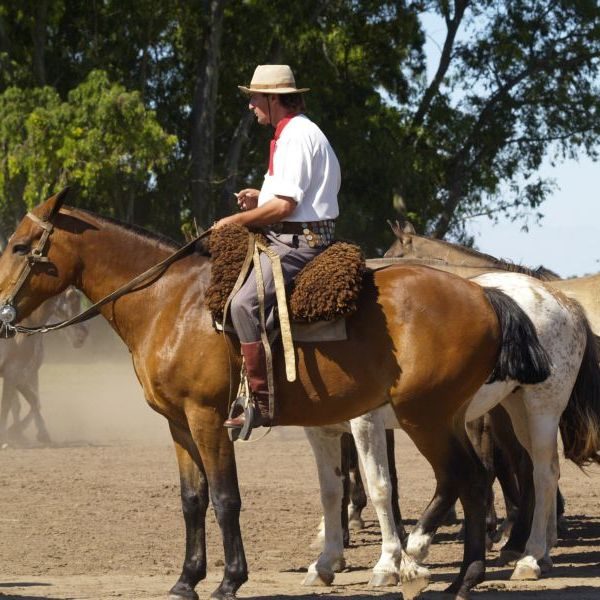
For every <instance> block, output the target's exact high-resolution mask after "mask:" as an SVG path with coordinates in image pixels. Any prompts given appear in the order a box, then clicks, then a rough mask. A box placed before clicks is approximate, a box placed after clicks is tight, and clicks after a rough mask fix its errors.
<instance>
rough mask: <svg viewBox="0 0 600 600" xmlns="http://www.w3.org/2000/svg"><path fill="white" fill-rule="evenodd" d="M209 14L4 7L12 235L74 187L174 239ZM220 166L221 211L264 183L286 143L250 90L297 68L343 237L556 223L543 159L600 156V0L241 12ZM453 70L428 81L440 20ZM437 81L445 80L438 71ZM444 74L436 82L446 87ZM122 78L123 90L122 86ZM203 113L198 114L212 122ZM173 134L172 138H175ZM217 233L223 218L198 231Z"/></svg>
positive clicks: (445, 66) (6, 175)
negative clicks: (541, 215) (255, 106)
mask: <svg viewBox="0 0 600 600" xmlns="http://www.w3.org/2000/svg"><path fill="white" fill-rule="evenodd" d="M210 6H211V3H210V2H207V1H206V0H189V1H187V2H179V1H178V0H135V1H134V0H105V1H103V2H95V3H91V4H90V3H89V2H83V1H82V0H56V1H53V2H48V1H46V0H43V1H34V0H24V1H22V2H14V1H10V2H9V1H8V0H0V118H1V119H2V120H1V122H0V141H1V143H2V153H1V156H0V165H1V166H0V186H1V187H0V189H1V190H2V192H3V196H2V200H1V202H0V219H2V227H1V229H2V230H4V231H8V230H10V229H11V228H12V226H13V224H14V220H15V218H17V216H18V215H19V214H20V213H21V212H22V210H23V209H24V206H25V203H28V204H30V203H34V202H37V201H38V199H39V198H40V197H41V196H43V195H44V194H46V193H47V192H49V191H50V190H54V189H56V187H57V186H60V185H61V184H62V182H64V181H66V180H68V181H69V182H70V183H72V184H75V185H76V186H77V187H78V188H79V189H80V195H79V199H78V202H80V203H81V204H83V205H85V206H87V207H89V208H91V209H94V210H97V211H100V212H102V213H104V214H112V215H115V216H117V217H118V218H123V219H132V220H135V221H136V222H138V223H140V224H142V225H145V226H149V227H153V228H155V229H157V230H159V231H162V232H164V233H167V234H169V235H172V236H176V235H179V233H180V231H179V230H180V227H181V223H182V221H186V220H189V217H190V215H191V214H200V212H199V211H197V210H195V209H196V207H193V206H192V205H191V193H190V189H191V181H190V180H191V177H192V176H191V173H190V168H189V165H190V160H191V145H190V135H191V134H190V114H191V113H192V110H193V109H194V107H193V106H192V103H193V101H194V98H195V91H197V90H196V86H198V85H200V82H201V79H200V66H201V64H202V60H203V58H204V56H206V52H207V44H209V42H210V39H211V38H210V33H211V29H210V28H211V21H210V14H211V13H210ZM224 7H225V10H224V18H223V23H222V27H223V29H222V38H221V39H222V42H221V46H220V53H219V56H220V63H219V65H218V69H217V70H218V94H217V100H216V102H217V114H216V124H215V131H216V134H215V139H214V164H211V165H210V172H211V173H212V174H211V177H210V188H209V189H210V191H209V192H208V194H207V197H206V198H205V199H204V201H205V202H206V204H207V205H210V208H211V210H208V211H206V214H217V215H222V214H225V213H227V212H228V211H229V210H231V204H229V203H228V202H227V201H224V200H223V199H222V191H223V189H224V186H226V185H228V184H231V178H233V179H234V180H235V183H236V185H237V187H241V186H245V185H254V186H259V185H260V183H261V180H262V176H263V174H264V171H265V168H266V162H267V155H268V139H269V137H270V135H271V132H270V131H269V130H268V129H267V128H260V127H258V126H256V125H252V126H251V128H250V130H249V132H248V139H246V133H245V130H243V129H242V133H241V137H242V141H243V143H242V147H241V148H242V150H241V153H240V157H239V160H238V161H237V162H235V163H234V164H233V169H234V171H233V172H231V169H232V165H231V164H230V162H228V161H229V154H230V151H231V149H232V140H234V132H235V131H236V130H237V128H238V126H240V123H241V122H242V117H243V115H244V114H245V113H246V112H247V103H246V99H245V98H244V97H243V96H242V95H241V94H239V93H238V91H237V88H236V86H237V85H238V84H240V83H248V82H249V80H250V78H251V76H252V72H253V70H254V68H255V66H256V65H257V64H260V63H265V62H281V63H288V64H290V65H291V66H292V67H293V69H294V71H295V73H296V77H297V80H298V83H300V84H301V85H306V86H308V87H310V88H311V92H310V93H309V94H307V104H308V112H309V115H310V116H311V118H313V119H314V120H315V121H316V122H317V123H318V124H319V125H320V126H321V127H322V129H323V130H324V131H325V133H326V134H327V136H328V137H329V138H330V140H331V142H332V144H333V146H334V148H335V150H336V152H337V154H338V156H339V159H340V163H341V165H342V175H343V183H342V190H341V194H340V203H341V208H342V214H341V217H340V220H339V229H338V231H339V232H340V234H341V235H342V236H344V237H349V238H353V239H356V240H358V241H360V243H361V244H362V245H363V247H364V248H365V250H366V251H367V252H368V253H377V252H379V251H381V250H382V249H384V248H385V247H386V246H387V245H388V244H389V242H390V241H391V233H390V232H388V230H387V227H386V225H385V220H386V219H388V218H391V219H394V218H395V217H396V215H397V211H399V210H401V211H403V212H405V213H406V214H408V215H409V216H410V217H411V218H413V219H414V220H415V222H416V225H417V227H418V229H419V230H421V231H426V232H429V233H433V234H434V235H437V236H439V237H443V236H445V235H451V236H454V237H457V238H460V239H463V240H465V239H466V237H465V229H464V224H465V222H466V219H468V218H469V216H470V215H473V214H481V213H484V214H490V215H491V216H492V217H493V216H494V215H499V214H505V213H507V214H509V215H512V216H513V217H515V218H520V217H522V216H524V215H531V214H532V213H533V214H537V213H538V212H539V211H540V210H541V205H542V203H543V201H544V199H545V198H546V197H547V196H548V194H549V193H550V190H551V182H549V181H543V180H541V179H540V178H539V176H538V171H539V167H540V165H541V163H542V161H543V160H545V159H548V158H550V160H556V161H558V160H562V159H563V158H565V157H572V156H577V155H578V153H580V152H585V153H587V154H589V155H591V156H592V157H594V158H595V157H596V153H597V149H598V145H597V140H598V139H599V137H598V134H599V133H600V131H599V128H600V119H599V118H598V102H599V98H600V95H599V94H598V91H599V90H598V61H599V56H600V28H599V26H598V23H599V22H600V7H599V6H598V3H597V2H596V1H595V0H563V1H561V2H552V1H550V0H514V1H511V2H506V3H505V2H497V1H496V0H472V1H468V0H454V1H453V2H449V1H448V0H427V1H423V0H420V1H413V0H304V1H303V2H292V3H290V2H287V1H286V2H284V1H283V0H229V1H227V2H225V4H224ZM425 12H427V14H428V15H429V18H430V17H431V15H432V14H433V15H437V18H438V19H439V27H436V28H437V29H439V30H444V29H446V30H447V32H448V35H447V36H446V39H445V40H444V39H442V40H440V56H441V58H440V64H439V66H438V65H434V71H433V73H432V74H430V77H429V79H428V78H427V76H426V71H425V55H424V50H423V49H424V44H425V35H424V31H423V28H422V24H421V18H422V17H423V14H424V13H425ZM436 69H437V70H436ZM431 75H433V77H431ZM109 82H112V83H109ZM196 108H197V107H196ZM165 132H169V134H170V135H168V134H167V133H165ZM199 225H200V226H206V225H208V223H199Z"/></svg>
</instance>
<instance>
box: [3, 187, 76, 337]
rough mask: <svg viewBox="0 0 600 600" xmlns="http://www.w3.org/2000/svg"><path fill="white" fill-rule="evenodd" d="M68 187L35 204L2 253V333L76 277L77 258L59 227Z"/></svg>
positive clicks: (12, 331) (9, 332) (7, 333)
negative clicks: (58, 222) (68, 248)
mask: <svg viewBox="0 0 600 600" xmlns="http://www.w3.org/2000/svg"><path fill="white" fill-rule="evenodd" d="M67 192H68V188H67V189H65V190H63V191H61V192H59V193H58V194H56V195H54V196H52V197H50V198H49V199H48V200H46V201H45V202H43V203H42V204H40V205H39V206H37V207H36V208H34V209H33V210H32V211H31V212H29V213H28V214H27V215H26V216H25V217H24V218H23V220H22V221H21V223H19V225H18V227H17V229H16V230H15V232H14V233H13V235H12V236H11V237H10V239H9V241H8V244H7V246H6V249H5V250H4V252H3V253H2V256H1V257H0V322H1V323H0V335H2V336H8V335H13V334H14V330H13V329H11V327H10V326H11V325H13V324H14V323H16V322H18V321H21V320H22V319H24V318H25V317H27V316H28V315H29V314H30V313H31V312H32V311H33V310H34V309H35V308H37V307H38V306H39V305H40V304H41V303H42V302H43V301H44V300H46V299H48V298H51V297H53V296H56V295H57V294H59V293H60V292H62V291H63V290H64V289H65V288H66V287H67V286H68V285H69V284H70V283H71V282H72V281H73V280H74V278H75V275H76V271H77V266H78V264H77V259H76V256H74V255H73V253H72V252H68V251H67V248H66V246H65V240H64V239H63V238H64V236H61V235H60V231H59V230H58V229H56V228H55V225H56V221H57V220H58V219H59V218H60V217H59V215H58V213H59V210H60V207H61V206H62V203H63V202H64V199H65V197H66V195H67Z"/></svg>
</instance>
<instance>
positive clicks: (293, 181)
mask: <svg viewBox="0 0 600 600" xmlns="http://www.w3.org/2000/svg"><path fill="white" fill-rule="evenodd" d="M238 87H239V89H240V90H241V91H242V92H243V93H245V94H247V95H249V97H250V98H249V108H250V110H252V111H253V112H254V114H255V115H256V119H257V121H258V123H259V124H260V125H271V126H272V127H274V128H275V135H274V137H273V139H272V140H271V145H270V155H269V169H268V172H267V173H266V174H265V178H264V182H263V185H262V188H261V189H260V190H256V189H250V188H246V189H243V190H241V191H240V192H239V193H238V194H237V199H238V205H239V207H240V209H241V211H242V212H240V213H237V214H234V215H231V216H228V217H225V218H224V219H221V220H220V221H218V222H217V223H216V224H215V227H222V226H223V225H228V224H231V223H236V224H238V225H243V226H247V227H253V228H256V227H259V228H261V229H262V230H263V232H264V233H265V235H266V238H267V240H268V243H269V248H270V249H272V250H273V251H274V252H276V253H277V255H278V256H279V257H280V260H281V267H282V271H283V277H284V281H285V283H286V284H288V283H290V282H291V281H292V280H293V278H294V277H295V275H297V274H298V273H299V272H300V270H301V269H302V267H304V266H305V265H306V264H307V263H308V262H309V261H310V260H311V259H313V258H314V257H315V256H317V255H318V254H320V253H321V252H322V251H323V250H324V249H325V248H326V247H327V246H328V245H329V244H330V243H331V242H332V241H333V235H334V228H335V219H336V217H337V216H338V213H339V209H338V201H337V194H338V191H339V188H340V166H339V163H338V160H337V157H336V155H335V153H334V151H333V149H332V147H331V145H330V144H329V141H328V140H327V138H326V137H325V135H324V134H323V132H322V131H321V130H320V129H319V127H317V125H315V124H314V123H313V122H312V121H311V120H310V119H308V117H306V115H304V114H303V111H304V110H305V106H304V100H303V97H302V94H303V93H304V92H307V91H308V88H296V83H295V79H294V74H293V73H292V70H291V69H290V67H289V66H287V65H259V66H258V67H257V68H256V70H255V71H254V75H253V77H252V81H251V83H250V85H249V86H248V87H246V86H241V85H240V86H238ZM260 264H261V270H262V277H263V280H264V310H265V315H266V329H267V332H266V333H267V334H269V333H271V332H272V331H273V330H274V327H275V318H274V314H273V313H274V307H275V296H276V294H275V282H274V278H273V270H272V265H271V261H270V260H269V258H268V257H267V256H266V255H265V254H261V259H260ZM258 295H259V294H258V288H257V283H256V278H255V276H254V271H252V272H251V273H250V274H249V276H248V277H247V279H246V281H245V283H244V285H243V286H242V287H241V288H240V290H239V291H238V293H237V294H236V295H235V296H234V297H233V299H232V301H231V305H230V311H231V320H232V322H233V326H234V328H235V330H236V333H237V335H238V337H239V339H240V343H241V351H242V355H243V357H244V362H245V365H246V373H247V378H248V385H249V388H250V391H251V393H252V400H253V402H254V405H255V408H256V412H255V413H254V415H255V416H254V419H253V423H252V424H251V425H252V427H257V426H269V425H270V424H271V419H270V412H269V386H268V374H267V359H266V352H265V347H264V345H263V342H262V341H261V327H260V318H259V310H260V308H259V298H258ZM244 425H245V417H244V415H243V414H240V415H239V416H236V417H234V418H230V419H227V420H226V421H225V427H229V428H241V427H243V426H244Z"/></svg>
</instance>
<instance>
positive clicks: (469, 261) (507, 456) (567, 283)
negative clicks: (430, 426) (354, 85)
mask: <svg viewBox="0 0 600 600" xmlns="http://www.w3.org/2000/svg"><path fill="white" fill-rule="evenodd" d="M390 225H391V227H392V231H393V232H394V234H395V236H396V240H395V241H394V243H393V244H392V245H391V246H390V248H389V249H388V250H387V252H386V253H385V255H384V257H385V258H394V259H401V260H402V261H408V262H409V263H410V264H413V263H414V261H417V263H418V264H427V265H430V266H434V267H435V268H438V269H441V270H444V271H447V272H450V273H455V274H457V275H461V276H462V277H474V276H476V275H478V274H482V273H487V272H503V271H512V272H517V273H525V274H528V275H531V276H532V277H535V278H537V279H540V280H542V281H545V282H547V283H548V285H550V286H551V287H552V288H554V289H558V290H560V291H561V292H563V293H564V294H565V295H566V296H568V297H569V298H572V299H574V300H576V301H577V302H579V304H580V305H581V306H582V307H583V309H584V311H585V314H586V317H587V319H588V321H589V323H590V326H591V328H592V331H593V332H594V333H595V335H596V337H597V345H599V347H600V344H599V340H600V338H598V336H599V335H600V295H599V294H598V290H599V289H600V274H598V275H591V276H586V277H575V278H572V279H568V280H561V279H560V277H559V276H558V274H556V273H555V272H553V271H551V270H549V269H546V268H545V267H543V266H540V267H538V268H537V269H529V268H527V267H524V266H522V265H519V264H515V263H511V262H507V261H505V260H502V259H498V258H496V257H494V256H491V255H489V254H484V253H482V252H478V251H476V250H474V249H472V248H467V247H465V246H461V245H458V244H453V243H450V242H446V241H444V240H438V239H433V238H428V237H425V236H420V235H417V234H416V232H415V229H414V227H413V226H412V224H411V223H410V222H408V221H403V222H402V223H400V222H398V221H397V222H396V223H395V224H392V223H390ZM486 419H487V420H488V421H489V430H490V431H491V433H492V437H494V438H495V441H496V444H494V443H493V442H492V443H490V441H489V440H486V439H481V438H479V439H476V435H477V433H475V435H473V434H472V435H471V439H472V441H473V442H474V443H477V444H479V445H480V446H484V445H486V444H487V446H488V448H489V449H490V451H491V452H493V453H494V459H491V460H492V462H495V468H496V470H497V471H498V477H499V481H500V483H501V485H502V490H503V492H504V499H505V504H506V512H507V518H506V519H505V520H504V522H503V524H502V529H501V531H500V532H499V534H497V537H498V538H501V539H500V544H501V545H502V544H503V543H504V544H505V545H507V548H508V549H509V550H508V552H507V555H508V556H510V555H511V554H514V552H513V551H511V550H510V548H515V549H518V548H519V545H520V544H521V543H522V542H523V538H522V536H521V538H520V541H518V540H516V539H515V538H511V535H510V534H511V532H512V531H513V529H512V527H513V524H514V522H515V521H516V520H517V518H519V517H518V510H517V507H518V504H519V503H523V500H519V499H518V494H519V492H518V490H517V489H516V488H515V485H514V483H513V480H514V474H515V473H519V472H520V471H521V470H522V469H523V468H526V466H525V467H524V466H523V462H526V461H527V460H528V457H527V455H526V453H525V452H523V451H520V446H519V445H518V444H515V438H514V434H513V432H512V429H511V428H507V427H506V426H505V425H506V424H508V420H507V419H506V415H505V414H504V413H503V411H502V409H495V410H494V411H493V412H491V413H490V415H488V417H486ZM486 431H487V430H484V435H486ZM562 433H563V431H561V434H562ZM567 445H568V443H567ZM508 449H510V450H511V452H507V451H506V450H508ZM392 456H393V455H392ZM488 460H490V459H488ZM507 461H508V463H510V464H508V465H507V464H506V462H507ZM350 491H351V492H352V491H353V490H350ZM525 501H526V500H525ZM557 506H558V511H559V513H558V515H559V525H560V530H561V531H563V532H564V531H565V530H566V521H565V520H564V517H563V513H564V500H563V498H562V495H561V494H560V490H559V491H558V497H557ZM490 513H491V514H490V515H489V517H488V521H492V522H493V519H494V518H495V514H493V505H491V504H490ZM521 518H523V519H524V521H525V522H526V521H527V516H526V515H522V516H521ZM518 531H519V530H518V529H517V530H515V533H516V534H517V536H516V537H517V538H518V537H519V536H518Z"/></svg>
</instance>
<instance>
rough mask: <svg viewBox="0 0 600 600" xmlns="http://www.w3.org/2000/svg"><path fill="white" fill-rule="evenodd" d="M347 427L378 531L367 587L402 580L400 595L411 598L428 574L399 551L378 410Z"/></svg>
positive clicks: (381, 420)
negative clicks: (375, 556)
mask: <svg viewBox="0 0 600 600" xmlns="http://www.w3.org/2000/svg"><path fill="white" fill-rule="evenodd" d="M350 426H351V427H352V434H353V435H354V439H355V441H356V446H357V448H358V452H359V455H360V457H361V460H362V464H363V467H364V470H365V476H366V479H367V487H368V490H369V495H370V496H371V501H372V502H373V507H374V508H375V511H376V512H377V517H378V519H379V525H380V528H381V538H382V545H381V557H380V558H379V561H378V562H377V564H376V565H375V567H374V568H373V576H372V578H371V582H370V585H373V586H389V585H396V584H398V582H399V580H400V579H401V578H402V581H403V593H404V596H405V597H406V598H412V597H414V596H416V595H418V594H419V593H420V592H421V590H423V589H424V588H425V587H427V584H428V583H429V571H428V570H427V569H425V568H424V567H421V566H420V565H418V564H417V563H416V562H415V560H414V559H413V558H412V557H410V556H408V555H405V554H404V552H403V550H402V544H401V542H400V537H399V535H398V531H397V527H396V522H395V520H394V513H393V510H392V490H391V481H390V471H389V466H388V454H387V436H386V431H385V427H384V421H383V418H382V414H381V411H372V412H370V413H367V414H365V415H363V416H362V417H358V418H356V419H352V420H351V421H350Z"/></svg>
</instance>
